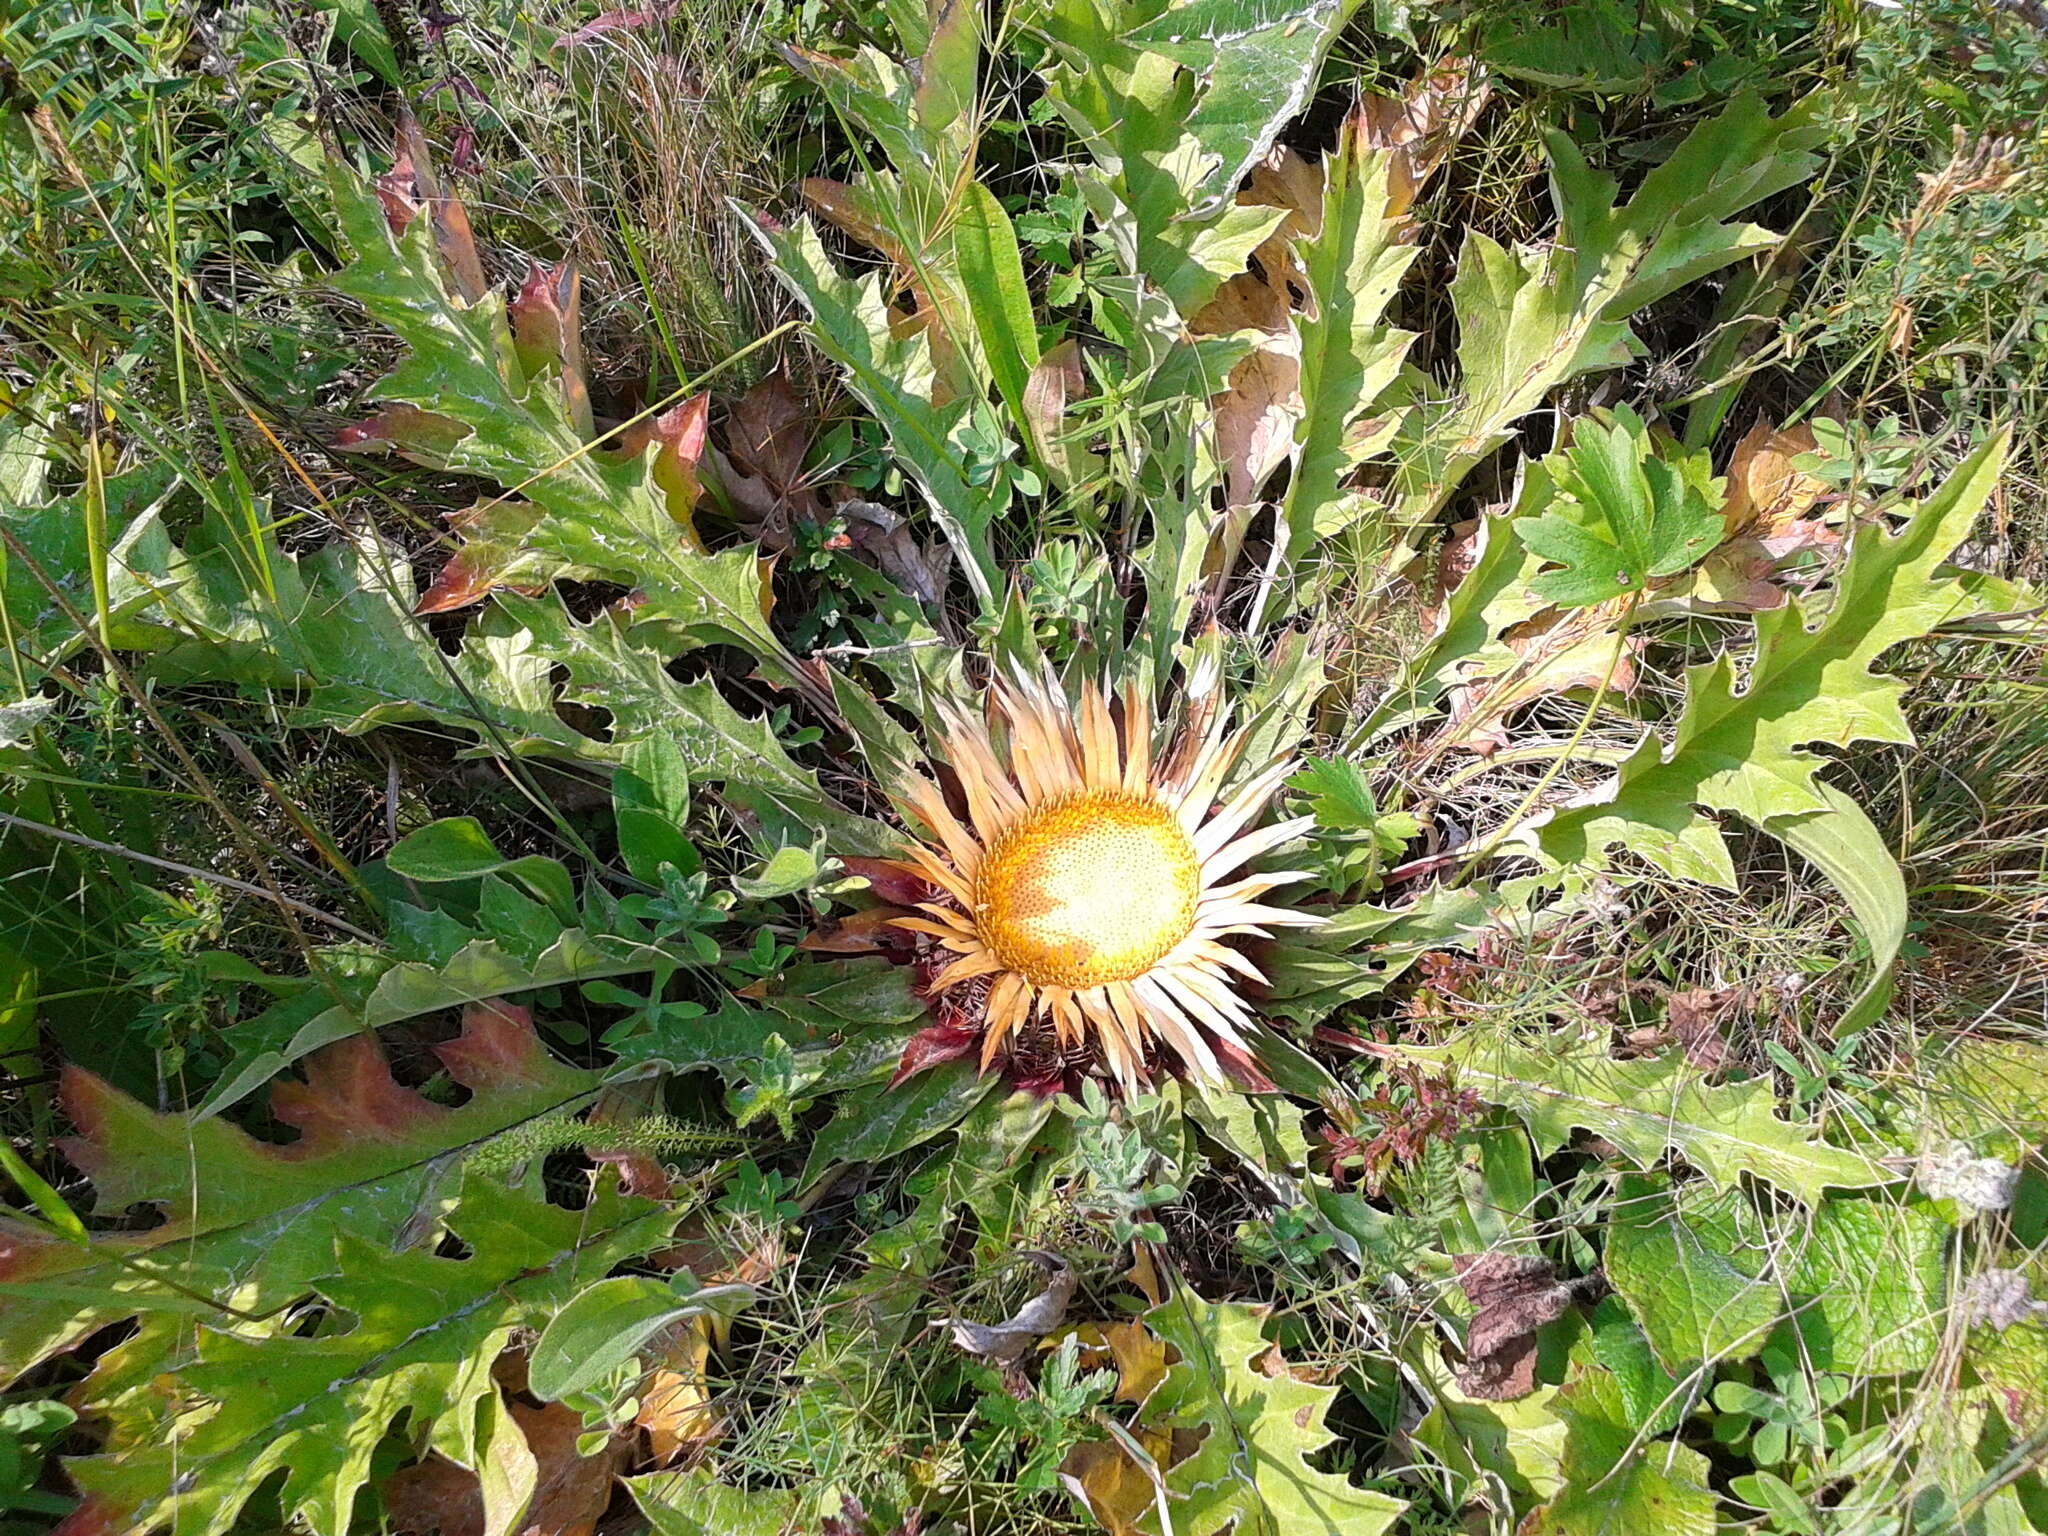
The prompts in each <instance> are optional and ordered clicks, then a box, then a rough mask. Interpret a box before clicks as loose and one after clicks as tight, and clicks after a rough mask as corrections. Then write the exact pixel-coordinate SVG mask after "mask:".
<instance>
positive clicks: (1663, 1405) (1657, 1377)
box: [1591, 1276, 1704, 1435]
mask: <svg viewBox="0 0 2048 1536" xmlns="http://www.w3.org/2000/svg"><path fill="white" fill-rule="evenodd" d="M1610 1278H1612V1277H1611V1276H1610ZM1591 1347H1592V1352H1593V1358H1594V1359H1596V1360H1598V1361H1599V1362H1600V1364H1602V1365H1603V1366H1605V1367H1606V1368H1607V1369H1608V1371H1609V1372H1611V1373H1612V1374H1613V1376H1614V1385H1615V1387H1616V1389H1617V1390H1618V1391H1619V1392H1620V1394H1621V1403H1622V1407H1623V1408H1624V1409H1625V1410H1626V1412H1627V1418H1626V1421H1625V1422H1627V1423H1628V1424H1630V1425H1632V1426H1633V1427H1634V1428H1635V1429H1637V1430H1638V1431H1640V1432H1642V1433H1644V1434H1650V1435H1668V1434H1670V1433H1671V1431H1672V1430H1674V1429H1676V1428H1677V1427H1678V1424H1679V1421H1680V1420H1681V1419H1683V1418H1684V1417H1685V1415H1686V1410H1687V1408H1688V1407H1689V1405H1690V1404H1691V1402H1692V1401H1693V1399H1694V1398H1695V1397H1697V1396H1698V1395H1699V1393H1700V1391H1701V1390H1702V1388H1703V1385H1704V1384H1703V1383H1699V1382H1682V1381H1680V1380H1679V1379H1678V1378H1677V1377H1676V1376H1673V1375H1672V1374H1671V1373H1670V1372H1669V1371H1667V1370H1665V1369H1664V1367H1663V1366H1662V1365H1660V1364H1659V1363H1658V1361H1657V1355H1656V1352H1655V1351H1654V1350H1652V1349H1651V1348H1650V1341H1649V1338H1648V1336H1647V1335H1645V1334H1644V1332H1643V1330H1642V1327H1641V1325H1640V1324H1638V1323H1637V1322H1636V1320H1635V1318H1634V1317H1633V1316H1631V1315H1630V1313H1629V1309H1628V1307H1627V1306H1626V1305H1625V1304H1624V1303H1623V1302H1622V1301H1621V1300H1620V1299H1619V1298H1617V1297H1614V1296H1606V1297H1602V1298H1601V1300H1600V1303H1599V1305H1597V1306H1595V1307H1594V1308H1593V1319H1592V1336H1591Z"/></svg>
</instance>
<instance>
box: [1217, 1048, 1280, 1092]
mask: <svg viewBox="0 0 2048 1536" xmlns="http://www.w3.org/2000/svg"><path fill="white" fill-rule="evenodd" d="M1209 1044H1210V1047H1211V1048H1212V1049H1213V1050H1214V1051H1215V1052H1216V1060H1217V1061H1218V1062H1220V1063H1221V1064H1222V1067H1223V1070H1224V1071H1225V1072H1227V1073H1229V1074H1230V1079H1231V1081H1232V1082H1234V1083H1236V1084H1237V1085H1238V1087H1240V1088H1242V1089H1243V1090H1244V1091H1245V1092H1246V1093H1278V1092H1279V1091H1280V1085H1279V1084H1278V1083H1276V1082H1274V1081H1273V1079H1272V1078H1270V1077H1268V1076H1266V1074H1265V1071H1264V1069H1263V1068H1261V1067H1260V1066H1259V1064H1258V1063H1257V1062H1256V1061H1254V1060H1253V1059H1252V1058H1251V1057H1250V1056H1249V1055H1248V1054H1246V1053H1245V1052H1244V1051H1241V1050H1239V1049H1238V1048H1237V1047H1236V1046H1234V1045H1232V1044H1231V1043H1230V1042H1229V1041H1227V1040H1218V1039H1215V1038H1214V1037H1211V1039H1210V1041H1209Z"/></svg>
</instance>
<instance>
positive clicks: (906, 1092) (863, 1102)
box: [799, 1061, 999, 1186]
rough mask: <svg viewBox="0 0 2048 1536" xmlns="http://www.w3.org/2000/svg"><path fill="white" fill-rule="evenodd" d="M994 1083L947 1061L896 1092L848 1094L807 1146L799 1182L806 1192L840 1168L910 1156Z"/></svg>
mask: <svg viewBox="0 0 2048 1536" xmlns="http://www.w3.org/2000/svg"><path fill="white" fill-rule="evenodd" d="M998 1081H999V1080H998V1079H997V1078H995V1077H993V1076H988V1075H985V1074H983V1073H981V1072H978V1071H976V1070H975V1065H974V1063H973V1062H971V1061H949V1062H947V1063H946V1064H945V1065H944V1066H940V1067H934V1068H932V1069H931V1070H930V1071H929V1072H920V1073H918V1074H917V1076H915V1077H913V1078H910V1079H908V1080H907V1081H905V1082H902V1083H899V1084H897V1085H896V1086H895V1087H894V1088H891V1087H889V1086H888V1085H887V1084H886V1083H883V1084H877V1085H875V1086H874V1087H871V1088H867V1089H863V1090H861V1091H860V1092H857V1093H850V1094H848V1095H847V1096H846V1097H844V1098H843V1099H841V1100H840V1101H839V1112H838V1113H837V1114H835V1115H834V1116H833V1117H832V1119H831V1121H830V1123H829V1124H827V1125H826V1127H825V1128H824V1129H823V1130H822V1131H820V1132H818V1135H817V1138H816V1140H814V1141H813V1142H812V1143H811V1155H810V1157H809V1158H808V1159H806V1161H805V1163H804V1173H803V1178H802V1179H801V1180H800V1181H799V1182H800V1183H801V1184H803V1185H806V1186H808V1185H809V1184H811V1183H812V1182H814V1181H815V1180H816V1179H817V1178H818V1177H819V1176H820V1175H822V1174H823V1173H824V1172H825V1170H826V1169H828V1168H831V1167H834V1166H836V1165H837V1164H840V1163H873V1162H880V1161H881V1160H882V1159H883V1158H888V1157H894V1156H896V1155H897V1154H898V1153H899V1152H908V1151H909V1150H910V1149H911V1148H912V1147H915V1146H919V1145H921V1144H922V1143H924V1142H927V1141H929V1140H931V1139H932V1137H934V1136H936V1135H938V1134H939V1133H940V1132H942V1131H947V1130H950V1129H952V1128H953V1127H954V1126H955V1125H957V1124H959V1123H960V1120H961V1118H962V1117H963V1116H964V1115H966V1113H967V1112H968V1111H969V1110H971V1109H973V1108H974V1106H975V1105H977V1104H979V1103H980V1102H981V1101H982V1100H983V1099H985V1098H987V1097H988V1096H989V1094H991V1093H992V1092H994V1091H995V1088H996V1085H997V1083H998Z"/></svg>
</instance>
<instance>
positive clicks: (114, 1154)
mask: <svg viewBox="0 0 2048 1536" xmlns="http://www.w3.org/2000/svg"><path fill="white" fill-rule="evenodd" d="M437 1050H438V1054H439V1055H440V1057H441V1059H442V1062H443V1063H444V1065H445V1066H446V1067H447V1069H448V1072H449V1075H450V1076H451V1077H452V1078H453V1079H454V1080H455V1081H456V1082H457V1083H459V1084H461V1085H462V1086H464V1087H466V1088H468V1089H469V1090H470V1098H469V1099H468V1101H467V1102H465V1103H464V1104H462V1105H460V1106H459V1107H457V1108H453V1109H450V1108H446V1107H443V1106H441V1105H436V1104H432V1103H429V1102H428V1101H427V1100H425V1099H423V1098H421V1097H420V1096H419V1095H418V1094H416V1093H414V1092H412V1091H411V1090H409V1089H403V1088H400V1087H399V1086H398V1085H397V1084H396V1083H395V1082H393V1081H392V1078H391V1075H390V1071H389V1069H388V1068H387V1067H386V1066H385V1065H384V1059H383V1055H382V1052H381V1051H380V1050H379V1049H378V1047H377V1044H376V1041H375V1039H374V1037H372V1036H369V1035H357V1036H354V1037H353V1038H350V1039H347V1040H344V1041H341V1042H339V1043H337V1044H334V1045H330V1046H328V1047H327V1048H326V1049H325V1050H324V1051H323V1052H321V1053H320V1054H318V1055H315V1056H313V1057H310V1058H309V1059H308V1061H307V1063H306V1075H307V1080H306V1082H305V1083H303V1084H299V1083H290V1082H286V1083H281V1084H279V1086H278V1087H277V1088H276V1089H275V1090H273V1092H272V1096H271V1105H272V1112H273V1113H274V1114H275V1115H276V1116H277V1117H278V1119H279V1120H281V1121H283V1122H284V1123H285V1124H287V1125H295V1126H297V1127H299V1128H300V1131H301V1134H300V1137H299V1139H298V1140H297V1141H296V1142H294V1143H292V1144H291V1145H289V1146H274V1145H271V1144H269V1143H265V1142H259V1141H257V1140H255V1139H254V1138H252V1137H250V1136H249V1135H248V1134H247V1133H246V1132H244V1131H242V1130H240V1129H238V1128H236V1127H235V1126H232V1125H230V1124H228V1123H227V1122H226V1121H223V1120H217V1119H204V1118H200V1117H197V1116H192V1115H184V1114H174V1113H160V1112H158V1111H155V1110H152V1109H148V1108H146V1107H145V1106H143V1105H141V1104H139V1103H137V1102H136V1101H135V1100H133V1099H131V1098H129V1097H127V1096H126V1095H125V1094H122V1093H119V1092H117V1091H116V1090H114V1089H113V1088H111V1087H109V1086H108V1085H107V1084H106V1083H104V1082H102V1081H101V1080H100V1079H99V1078H97V1077H95V1076H93V1075H92V1074H91V1073H89V1072H85V1071H82V1070H80V1069H78V1068H75V1067H74V1068H69V1069H67V1070H66V1072H65V1074H64V1088H63V1092H64V1103H65V1109H66V1112H67V1114H68V1115H69V1116H70V1118H71V1120H72V1123H73V1124H75V1125H77V1126H78V1127H79V1130H80V1135H79V1136H78V1138H76V1139H75V1140H72V1141H69V1142H67V1143H66V1144H65V1150H66V1153H67V1155H69V1156H70V1157H71V1159H72V1161H73V1162H75V1163H77V1164H78V1165H79V1166H80V1167H81V1168H83V1169H84V1170H85V1171H86V1172H87V1173H88V1174H90V1175H91V1176H92V1179H93V1184H94V1187H95V1190H96V1192H97V1196H98V1206H99V1210H100V1211H101V1213H102V1214H112V1213H119V1212H120V1211H123V1210H125V1209H126V1208H127V1207H128V1206H130V1205H134V1204H136V1203H138V1202H149V1203H152V1204H158V1205H161V1206H162V1207H163V1209H164V1211H165V1214H166V1216H167V1218H168V1219H167V1220H166V1221H165V1222H164V1223H163V1224H162V1225H159V1226H156V1227H152V1228H149V1229H148V1230H146V1231H139V1232H103V1233H99V1234H96V1235H95V1236H94V1238H93V1241H92V1245H91V1246H90V1247H89V1248H77V1247H73V1246H72V1245H70V1244H68V1243H62V1242H58V1241H56V1240H54V1239H50V1238H46V1237H41V1236H39V1235H37V1234H35V1233H33V1232H31V1231H27V1230H24V1229H23V1228H21V1227H20V1226H19V1225H18V1224H15V1223H7V1222H4V1221H0V1283H22V1282H30V1283H43V1284H49V1283H53V1282H54V1283H56V1284H60V1285H65V1286H70V1287H73V1288H81V1287H82V1288H87V1289H90V1290H91V1291H92V1292H94V1293H95V1295H96V1300H94V1301H93V1302H91V1303H89V1304H87V1303H82V1302H81V1300H80V1298H79V1297H78V1296H76V1295H74V1296H72V1297H70V1298H68V1299H67V1298H65V1297H46V1298H43V1299H40V1300H35V1299H22V1298H18V1297H17V1298H13V1299H10V1300H9V1302H8V1305H7V1306H5V1307H4V1308H0V1362H4V1369H5V1370H6V1371H7V1372H8V1373H10V1374H11V1373H14V1372H18V1371H21V1370H25V1369H27V1368H28V1367H29V1366H31V1365H33V1364H35V1363H36V1362H37V1361H38V1360H41V1359H43V1358H44V1357H45V1356H47V1355H49V1354H51V1353H53V1352H54V1351H56V1350H59V1349H62V1348H64V1347H66V1346H67V1345H69V1344H70V1343H72V1342H74V1341H75V1340H77V1339H79V1338H80V1337H82V1336H83V1335H84V1334H86V1333H88V1332H90V1331H91V1330H92V1329H94V1328H97V1327H101V1326H104V1325H105V1324H107V1323H110V1322H118V1321H120V1320H121V1319H122V1318H124V1317H127V1316H130V1315H132V1314H133V1313H135V1312H137V1311H140V1310H145V1309H148V1308H151V1307H153V1306H155V1305H156V1304H157V1303H159V1302H160V1301H161V1300H162V1299H163V1298H164V1297H165V1296H166V1295H167V1294H176V1295H179V1296H181V1297H184V1298H186V1299H189V1293H190V1292H194V1291H196V1292H197V1293H199V1294H200V1295H201V1296H208V1297H217V1298H220V1299H222V1300H228V1299H232V1301H233V1302H234V1304H235V1305H237V1306H240V1307H242V1308H243V1309H244V1310H250V1311H267V1310H269V1309H272V1308H275V1307H278V1306H281V1305H282V1304H284V1303H285V1302H287V1301H289V1300H291V1299H293V1298H294V1297H296V1296H298V1295H300V1294H302V1293H303V1291H304V1290H305V1289H306V1287H307V1285H308V1283H309V1282H310V1280H311V1279H312V1278H313V1277H314V1276H315V1275H317V1274H319V1273H321V1272H322V1270H323V1269H324V1267H325V1266H326V1265H327V1264H328V1263H329V1262H330V1260H331V1258H332V1253H333V1244H334V1240H335V1237H336V1235H337V1234H338V1233H342V1232H348V1233H353V1234H356V1235H357V1236H359V1237H363V1238H376V1239H378V1240H380V1241H389V1240H391V1239H393V1238H395V1237H396V1236H397V1234H398V1233H399V1232H400V1231H401V1230H402V1229H403V1228H404V1227H405V1226H406V1224H407V1223H408V1222H409V1221H411V1220H412V1219H413V1218H414V1215H415V1213H416V1211H417V1209H418V1206H419V1202H420V1200H421V1199H422V1197H423V1195H424V1194H425V1192H426V1190H427V1189H428V1188H429V1187H430V1185H431V1184H432V1183H433V1181H434V1177H435V1168H434V1163H435V1160H436V1159H437V1158H439V1157H441V1156H443V1155H444V1154H447V1153H449V1152H452V1151H456V1150H458V1149H462V1148H466V1147H468V1146H471V1145H474V1144H476V1143H478V1142H481V1141H484V1140H487V1139H489V1138H490V1137H492V1136H495V1135H497V1134H498V1133H500V1132H502V1131H504V1130H506V1129H508V1128H510V1127H512V1126H514V1125H517V1124H519V1123H521V1122H522V1121H525V1120H529V1119H532V1118H533V1117H535V1116H537V1115H541V1114H548V1113H556V1112H560V1111H562V1110H564V1109H570V1108H573V1107H574V1106H575V1105H576V1104H577V1103H578V1102H579V1101H581V1100H583V1099H584V1098H586V1097H588V1096H590V1095H592V1094H594V1093H595V1092H596V1090H597V1086H598V1084H597V1079H596V1077H595V1075H594V1074H592V1073H588V1072H582V1071H578V1070H575V1069H572V1068H570V1067H566V1066H563V1065H562V1064H561V1063H559V1062H557V1061H555V1060H554V1059H553V1058H552V1057H551V1056H549V1054H548V1053H547V1051H546V1050H545V1049H544V1048H543V1047H542V1045H541V1043H540V1041H539V1040H538V1039H537V1038H536V1037H535V1036H534V1033H533V1031H532V1029H531V1027H530V1026H529V1025H528V1024H527V1023H526V1022H525V1019H524V1015H523V1013H522V1012H520V1011H519V1010H515V1009H508V1008H495V1009H487V1008H481V1007H478V1008H472V1009H470V1010H469V1011H468V1012H467V1014H466V1015H465V1020H464V1029H463V1034H462V1035H461V1037H460V1038H458V1039H456V1040H452V1041H449V1042H448V1043H446V1044H445V1045H442V1046H440V1047H438V1048H437ZM166 1261H173V1262H174V1263H175V1278H176V1279H177V1280H178V1282H179V1283H180V1284H181V1285H182V1286H183V1287H185V1290H184V1291H174V1290H173V1288H172V1287H171V1286H170V1285H169V1284H168V1283H167V1278H163V1277H160V1276H159V1274H158V1269H159V1266H160V1265H162V1264H164V1263H165V1262H166Z"/></svg>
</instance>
